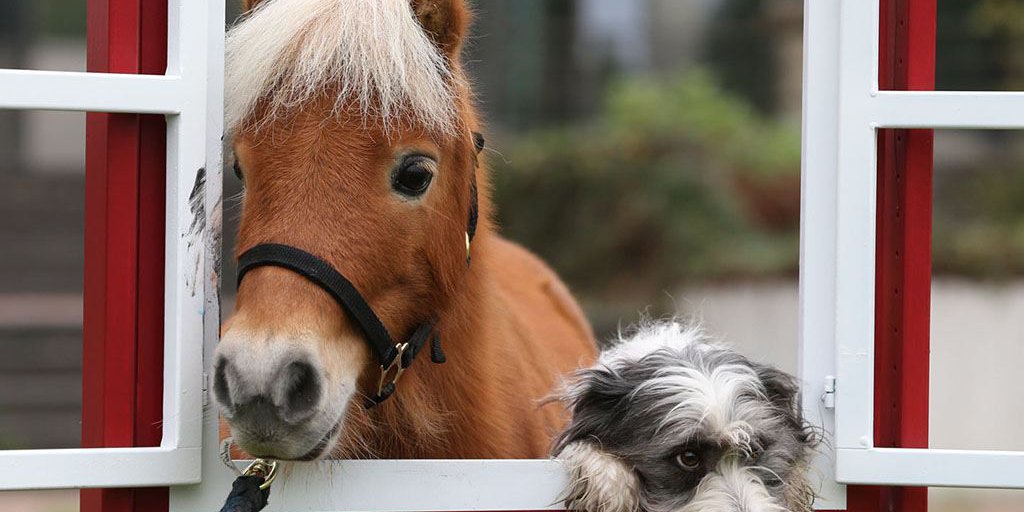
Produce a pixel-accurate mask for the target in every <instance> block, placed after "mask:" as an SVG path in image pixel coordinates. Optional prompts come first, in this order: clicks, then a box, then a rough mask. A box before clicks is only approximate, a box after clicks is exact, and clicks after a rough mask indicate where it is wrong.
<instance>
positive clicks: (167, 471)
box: [0, 447, 202, 490]
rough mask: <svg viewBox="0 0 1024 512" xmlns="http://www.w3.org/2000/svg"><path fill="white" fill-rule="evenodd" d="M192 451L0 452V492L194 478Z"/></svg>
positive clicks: (196, 458) (196, 463)
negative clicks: (1, 490)
mask: <svg viewBox="0 0 1024 512" xmlns="http://www.w3.org/2000/svg"><path fill="white" fill-rule="evenodd" d="M201 455H202V454H201V451H200V449H199V448H198V447H196V448H178V449H174V450H172V449H168V448H74V449H66V450H4V451H0V468H2V470H0V489H3V490H24V489H61V488H68V489H70V488H82V487H151V486H165V485H177V484H193V483H197V482H199V480H200V476H201V473H200V460H201Z"/></svg>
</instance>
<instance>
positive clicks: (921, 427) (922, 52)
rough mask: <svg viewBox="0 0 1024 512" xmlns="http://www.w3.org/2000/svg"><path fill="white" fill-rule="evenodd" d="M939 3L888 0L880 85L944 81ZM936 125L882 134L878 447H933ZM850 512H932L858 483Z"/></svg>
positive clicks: (921, 497)
mask: <svg viewBox="0 0 1024 512" xmlns="http://www.w3.org/2000/svg"><path fill="white" fill-rule="evenodd" d="M935 2H936V0H882V1H881V4H882V12H881V16H880V20H881V27H880V28H881V41H880V51H879V75H880V76H879V85H880V87H881V88H882V89H888V90H933V89H934V88H935V17H936V3H935ZM932 150H933V131H932V130H883V131H881V132H880V133H879V137H878V212H877V215H878V216H877V219H878V220H877V223H878V224H877V232H876V235H877V247H876V284H875V302H876V306H875V308H876V309H875V432H874V437H875V446H879V447H901V448H927V447H928V383H929V343H930V332H929V323H930V319H931V311H930V308H931V262H932V257H931V238H932V154H933V151H932ZM848 509H849V510H850V511H851V512H873V511H879V512H889V511H898V512H926V511H927V509H928V489H927V488H923V487H917V488H914V487H868V486H863V487H850V489H849V493H848Z"/></svg>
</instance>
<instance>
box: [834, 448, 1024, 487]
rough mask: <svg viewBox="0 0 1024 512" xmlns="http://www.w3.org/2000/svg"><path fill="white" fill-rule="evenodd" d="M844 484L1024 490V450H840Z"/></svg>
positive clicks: (838, 469) (839, 472)
mask: <svg viewBox="0 0 1024 512" xmlns="http://www.w3.org/2000/svg"><path fill="white" fill-rule="evenodd" d="M837 452H838V457H837V464H836V478H837V480H838V481H840V482H842V483H845V484H863V485H907V486H928V487H978V488H1006V489H1024V452H1010V451H988V450H939V449H913V448H871V449H865V450H857V449H839V450H837Z"/></svg>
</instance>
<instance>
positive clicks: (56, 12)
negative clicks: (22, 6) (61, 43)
mask: <svg viewBox="0 0 1024 512" xmlns="http://www.w3.org/2000/svg"><path fill="white" fill-rule="evenodd" d="M33 3H34V4H35V9H36V13H37V19H38V20H39V24H40V30H41V31H42V32H43V33H44V34H46V35H49V36H56V37H70V38H84V37H85V14H86V13H85V11H86V0H33Z"/></svg>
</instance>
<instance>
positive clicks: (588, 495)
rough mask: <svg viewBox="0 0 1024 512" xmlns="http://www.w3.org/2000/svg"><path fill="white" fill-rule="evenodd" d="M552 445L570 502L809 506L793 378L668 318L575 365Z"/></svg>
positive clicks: (807, 438) (755, 511)
mask: <svg viewBox="0 0 1024 512" xmlns="http://www.w3.org/2000/svg"><path fill="white" fill-rule="evenodd" d="M564 399H565V400H566V402H567V403H568V405H569V407H570V409H571V411H572V414H573V419H572V422H571V423H570V425H569V427H568V428H567V430H566V431H565V432H564V433H563V434H562V435H561V436H560V437H559V438H558V440H557V442H556V448H555V453H556V455H557V456H558V457H559V458H560V459H562V460H563V461H564V462H565V463H566V464H567V465H568V467H569V469H570V478H571V484H570V488H569V491H568V494H567V505H568V506H569V508H570V509H574V510H585V511H586V512H637V511H652V512H669V511H672V512H767V511H773V512H774V511H789V512H810V510H811V504H812V502H813V499H814V493H813V491H812V490H811V487H810V486H809V484H808V482H807V480H806V477H805V473H806V471H807V465H808V463H809V460H810V454H811V453H812V451H813V447H814V443H815V441H814V438H813V436H812V435H811V433H810V430H809V429H808V428H807V425H806V424H805V422H804V420H803V417H802V415H801V413H800V406H799V403H800V402H799V392H798V386H797V383H796V380H795V379H794V378H793V377H791V376H790V375H788V374H786V373H783V372H781V371H779V370H777V369H775V368H772V367H769V366H765V365H761V364H758V363H754V362H752V361H750V360H748V359H747V358H745V357H743V356H741V355H739V354H737V353H736V352H734V351H732V350H730V349H728V348H725V347H722V346H720V345H717V344H715V343H712V342H710V341H708V340H707V339H705V338H704V336H703V335H702V334H701V331H700V330H699V329H696V328H688V327H686V326H684V325H682V324H680V323H677V322H665V323H659V324H653V325H649V326H647V327H644V328H641V329H640V330H639V331H638V332H637V333H636V334H635V335H634V336H632V339H629V340H623V341H622V342H621V343H619V344H618V345H616V346H615V347H613V348H611V349H609V350H608V351H606V352H605V353H604V354H602V356H601V358H600V360H599V362H598V364H597V365H596V366H594V367H592V368H588V369H585V370H581V371H579V372H578V373H577V374H576V378H575V379H574V380H573V381H572V383H571V384H569V385H568V386H567V388H566V391H565V395H564Z"/></svg>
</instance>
